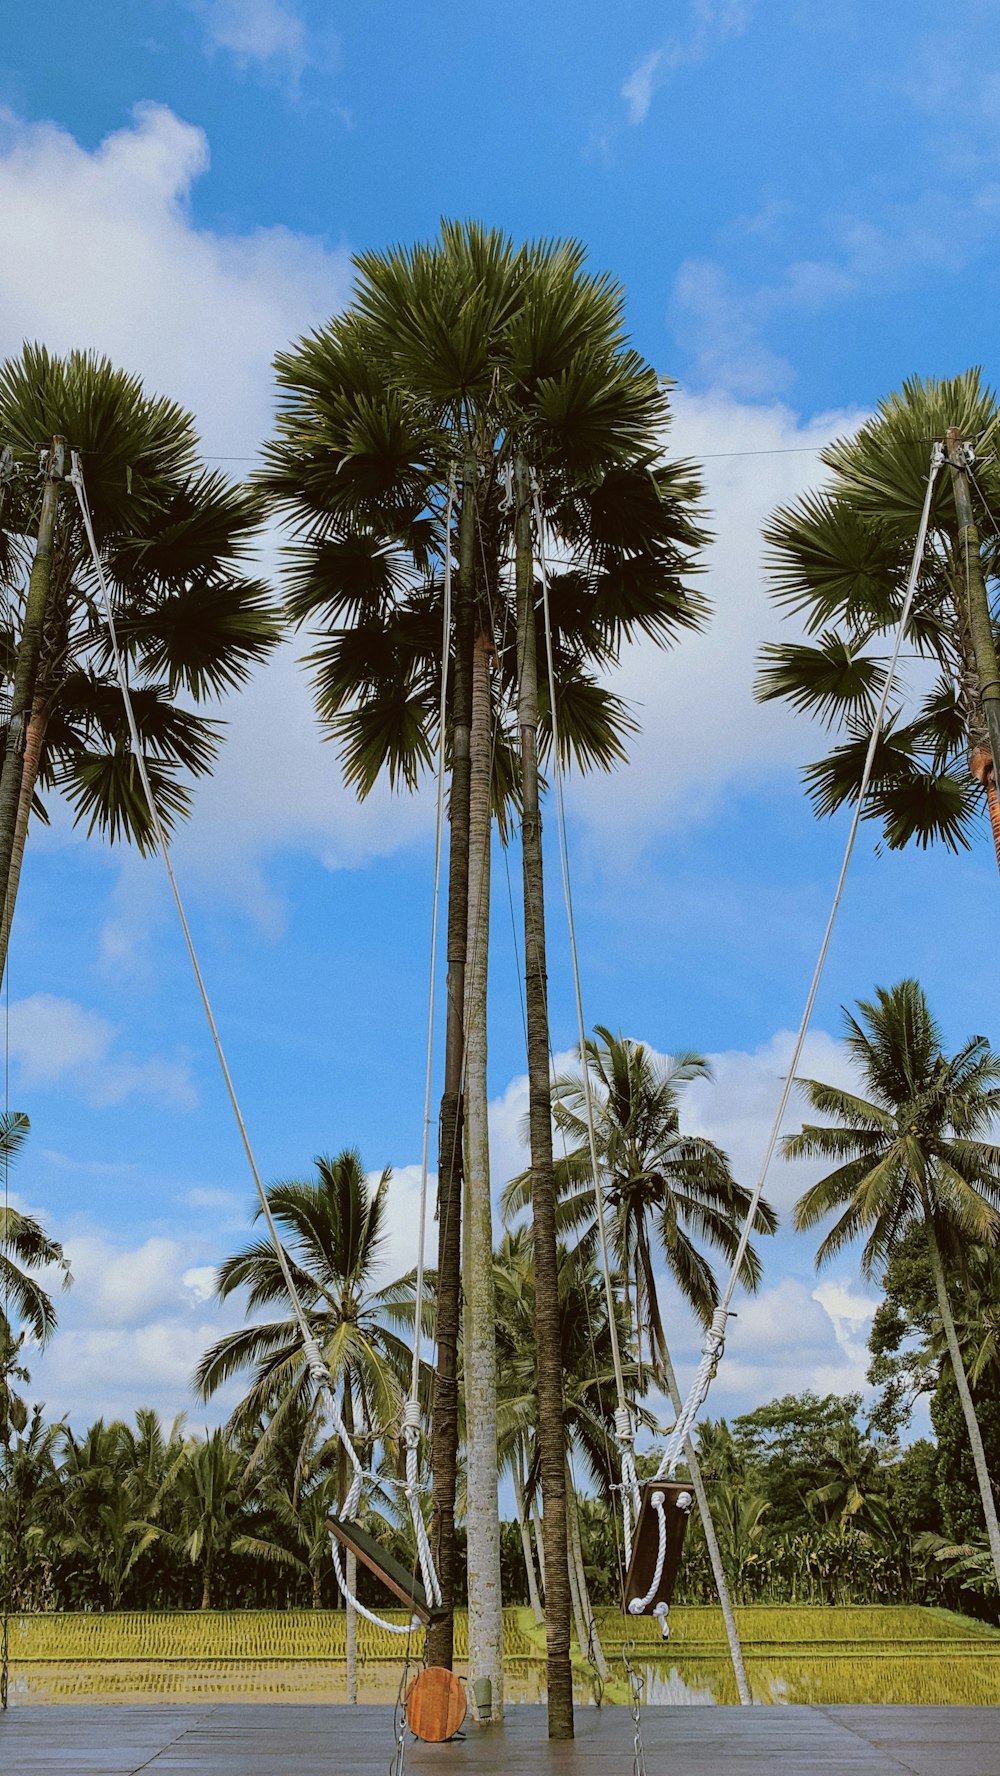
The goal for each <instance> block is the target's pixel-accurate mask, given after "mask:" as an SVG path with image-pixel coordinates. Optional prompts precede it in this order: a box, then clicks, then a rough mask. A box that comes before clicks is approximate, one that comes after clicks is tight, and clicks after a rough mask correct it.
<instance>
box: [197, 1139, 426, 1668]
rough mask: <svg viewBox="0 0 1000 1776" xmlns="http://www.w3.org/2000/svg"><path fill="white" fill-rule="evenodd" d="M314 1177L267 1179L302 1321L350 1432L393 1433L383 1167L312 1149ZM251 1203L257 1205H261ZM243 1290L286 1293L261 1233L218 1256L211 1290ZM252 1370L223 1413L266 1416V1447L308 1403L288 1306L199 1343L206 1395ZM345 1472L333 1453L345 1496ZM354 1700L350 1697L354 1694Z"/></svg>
mask: <svg viewBox="0 0 1000 1776" xmlns="http://www.w3.org/2000/svg"><path fill="white" fill-rule="evenodd" d="M314 1163H315V1167H316V1175H315V1177H313V1178H304V1179H293V1180H289V1181H287V1182H284V1183H280V1184H271V1185H269V1186H268V1190H267V1200H268V1204H269V1206H270V1209H271V1214H272V1216H273V1217H274V1220H275V1223H276V1225H277V1227H278V1228H279V1230H280V1231H282V1232H283V1233H285V1234H287V1236H288V1242H287V1244H286V1246H285V1250H286V1255H287V1257H288V1260H289V1263H290V1266H291V1272H292V1276H293V1279H294V1282H295V1287H296V1289H297V1291H298V1294H299V1299H300V1301H301V1303H302V1306H303V1308H304V1310H305V1313H306V1317H307V1319H308V1321H309V1325H310V1330H311V1331H312V1334H313V1337H314V1338H315V1340H316V1343H317V1345H318V1346H319V1349H320V1351H321V1352H322V1354H323V1358H324V1361H325V1362H326V1364H327V1367H328V1370H329V1373H330V1381H331V1386H332V1387H334V1388H335V1389H337V1390H338V1392H339V1402H340V1410H341V1414H342V1416H343V1420H344V1424H345V1426H346V1428H347V1430H348V1432H349V1433H352V1434H353V1433H354V1432H355V1431H356V1432H357V1433H358V1435H359V1436H362V1435H364V1436H366V1437H367V1439H368V1441H369V1442H370V1443H372V1444H374V1443H376V1442H381V1443H383V1444H385V1443H386V1442H387V1441H388V1442H392V1441H393V1440H394V1438H395V1435H396V1432H397V1428H398V1426H399V1424H400V1421H401V1418H402V1410H403V1397H404V1392H405V1388H406V1384H407V1381H408V1378H409V1371H410V1352H409V1350H408V1349H407V1346H406V1344H405V1342H404V1341H403V1340H402V1339H401V1338H400V1336H399V1334H398V1333H397V1332H395V1331H394V1330H393V1329H392V1326H391V1324H390V1306H391V1304H392V1302H393V1298H394V1291H393V1288H392V1287H391V1286H390V1287H389V1288H388V1289H382V1288H379V1287H378V1286H377V1285H376V1282H375V1273H376V1271H377V1269H378V1265H379V1262H380V1259H381V1255H382V1249H383V1246H384V1243H385V1237H386V1231H387V1217H388V1215H389V1212H390V1183H391V1178H392V1173H391V1172H390V1171H389V1170H388V1169H386V1170H385V1171H384V1172H383V1173H382V1175H381V1177H380V1179H379V1182H378V1184H377V1185H376V1187H375V1189H374V1190H370V1189H369V1187H368V1182H367V1178H366V1174H365V1170H364V1167H363V1165H362V1163H361V1155H360V1154H359V1152H358V1151H357V1149H356V1148H345V1149H344V1151H343V1152H341V1153H339V1154H337V1155H336V1156H335V1157H334V1158H330V1157H328V1156H326V1155H323V1154H321V1155H319V1156H318V1157H317V1159H316V1160H315V1162H314ZM261 1212H262V1211H261V1210H260V1209H259V1208H258V1209H257V1211H256V1215H257V1216H259V1215H260V1214H261ZM242 1288H245V1289H246V1290H247V1291H248V1294H247V1308H248V1310H250V1311H252V1310H253V1309H255V1308H259V1307H263V1306H266V1305H268V1304H270V1303H277V1304H279V1305H281V1306H282V1307H287V1306H288V1305H289V1303H288V1294H287V1290H286V1287H285V1281H284V1277H283V1274H282V1270H281V1266H280V1264H279V1262H278V1258H277V1254H276V1253H275V1250H274V1247H273V1246H272V1244H271V1241H270V1240H269V1239H261V1240H256V1241H255V1242H254V1243H253V1244H252V1245H250V1246H246V1247H244V1249H243V1250H242V1251H241V1252H237V1253H235V1254H234V1255H233V1257H231V1258H227V1259H226V1260H225V1262H224V1263H223V1264H222V1265H221V1266H220V1268H219V1272H218V1277H217V1280H216V1293H217V1295H218V1296H219V1298H220V1300H226V1299H227V1297H228V1296H230V1295H231V1294H233V1292H234V1291H235V1290H237V1289H242ZM247 1368H252V1370H253V1379H252V1382H251V1386H250V1388H249V1390H248V1392H247V1393H246V1395H245V1396H244V1398H243V1399H242V1400H241V1401H240V1403H239V1405H238V1406H237V1407H236V1410H235V1411H234V1413H233V1414H232V1416H231V1418H230V1427H231V1429H232V1431H233V1432H234V1434H236V1435H239V1434H241V1433H243V1432H245V1431H246V1430H248V1429H250V1428H252V1427H253V1426H255V1425H257V1424H259V1423H263V1424H265V1425H266V1427H267V1428H266V1430H265V1431H264V1432H263V1434H262V1436H261V1437H260V1438H259V1440H258V1444H257V1448H258V1450H259V1451H260V1452H261V1453H263V1452H264V1450H265V1449H266V1447H267V1445H268V1444H269V1443H270V1442H271V1441H272V1440H273V1439H274V1438H275V1437H276V1436H277V1435H279V1434H280V1432H281V1430H282V1429H283V1426H284V1424H285V1423H286V1421H288V1420H289V1419H293V1418H296V1417H298V1416H300V1415H302V1414H303V1413H305V1414H306V1415H307V1416H309V1415H310V1413H312V1412H314V1411H315V1409H316V1406H315V1384H314V1382H313V1380H312V1378H311V1376H310V1374H309V1368H308V1363H307V1361H306V1355H305V1351H304V1349H303V1345H302V1336H301V1333H300V1331H299V1326H298V1322H297V1320H296V1319H295V1317H294V1315H288V1316H286V1317H284V1318H281V1319H278V1320H271V1321H264V1322H259V1323H257V1324H255V1325H250V1326H244V1327H241V1328H240V1329H239V1330H238V1331H236V1332H230V1333H228V1334H227V1335H226V1337H224V1338H221V1339H219V1341H218V1342H217V1343H216V1344H214V1345H213V1346H212V1347H211V1349H210V1350H208V1351H206V1352H205V1355H204V1356H203V1357H202V1359H201V1362H200V1363H199V1365H198V1369H197V1371H196V1375H195V1385H196V1386H197V1387H198V1389H199V1390H200V1392H201V1393H202V1395H203V1397H204V1398H205V1399H209V1398H211V1396H212V1394H213V1393H214V1392H215V1390H216V1388H218V1387H219V1386H221V1384H222V1383H223V1382H224V1381H226V1380H228V1379H229V1378H230V1376H233V1375H236V1374H238V1373H239V1372H240V1371H241V1370H243V1369H247ZM349 1482H350V1475H349V1473H348V1466H347V1458H346V1455H345V1452H344V1451H343V1450H342V1449H341V1451H340V1454H339V1491H340V1500H341V1502H343V1500H344V1498H345V1497H346V1495H347V1491H348V1486H349ZM355 1558H356V1557H355V1556H354V1555H353V1554H348V1557H347V1561H348V1564H347V1573H346V1577H347V1582H348V1587H349V1589H350V1590H351V1592H352V1593H354V1592H356V1567H355ZM355 1629H356V1623H355V1618H354V1611H353V1610H352V1609H350V1607H349V1608H348V1653H349V1655H350V1656H353V1647H354V1633H355ZM354 1699H355V1698H354V1697H353V1696H352V1697H351V1700H354Z"/></svg>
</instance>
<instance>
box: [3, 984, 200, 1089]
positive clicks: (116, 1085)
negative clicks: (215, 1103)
mask: <svg viewBox="0 0 1000 1776" xmlns="http://www.w3.org/2000/svg"><path fill="white" fill-rule="evenodd" d="M117 1036H118V1032H117V1030H116V1029H115V1027H114V1025H113V1024H111V1023H109V1022H108V1020H107V1018H104V1017H101V1016H100V1015H99V1013H97V1012H95V1011H88V1010H87V1009H86V1007H85V1006H83V1005H78V1004H77V1002H76V1000H74V999H60V998H57V997H56V995H55V994H54V993H33V994H32V995H31V996H30V998H27V999H19V1000H17V1001H16V1002H15V1004H13V1005H12V1006H11V1008H10V1053H11V1058H12V1060H13V1061H14V1062H15V1065H16V1067H17V1079H18V1085H19V1086H20V1088H21V1089H23V1090H28V1091H30V1090H33V1089H44V1088H45V1087H47V1086H53V1085H59V1086H66V1087H68V1088H69V1089H70V1090H72V1091H75V1092H76V1093H77V1094H78V1096H80V1097H82V1098H83V1099H84V1100H85V1102H87V1103H89V1104H94V1105H96V1106H98V1107H100V1106H105V1105H111V1104H121V1103H123V1102H124V1100H125V1099H126V1098H131V1097H145V1098H158V1099H159V1100H160V1101H161V1102H163V1103H166V1104H170V1105H173V1106H174V1107H175V1108H177V1109H181V1110H190V1109H192V1108H193V1107H194V1105H195V1104H196V1103H197V1101H198V1099H197V1093H196V1091H195V1087H194V1082H193V1080H192V1078H191V1070H190V1066H189V1064H188V1062H187V1060H186V1059H184V1058H181V1059H178V1060H163V1059H160V1058H159V1057H153V1058H151V1059H149V1060H135V1059H134V1058H133V1057H132V1056H130V1055H127V1054H122V1053H120V1052H119V1050H118V1047H117Z"/></svg>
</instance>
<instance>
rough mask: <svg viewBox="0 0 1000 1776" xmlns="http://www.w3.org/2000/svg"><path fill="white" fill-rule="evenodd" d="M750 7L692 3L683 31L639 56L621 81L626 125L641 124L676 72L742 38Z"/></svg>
mask: <svg viewBox="0 0 1000 1776" xmlns="http://www.w3.org/2000/svg"><path fill="white" fill-rule="evenodd" d="M753 5H754V0H692V4H691V10H690V14H689V21H688V29H687V31H686V32H685V33H684V34H683V35H682V36H678V37H671V38H668V40H667V42H666V43H664V44H662V45H661V46H660V48H659V49H654V50H652V51H651V52H650V54H649V55H646V56H643V58H642V60H641V61H640V62H638V63H637V64H636V66H635V67H634V68H633V69H632V72H631V74H630V75H629V76H628V79H627V80H626V81H624V83H623V85H622V88H621V96H622V98H623V99H624V100H625V104H626V106H627V109H628V120H629V122H630V123H636V124H638V123H644V122H645V120H646V118H647V117H648V115H649V108H650V105H651V104H652V102H653V95H654V93H655V92H656V90H657V88H658V87H661V86H663V84H664V83H665V81H667V80H668V79H669V78H670V75H671V74H673V73H674V72H675V70H676V69H677V68H684V67H691V66H692V65H693V64H694V63H696V62H703V61H705V60H706V59H707V58H708V56H710V55H712V54H713V53H714V52H715V51H716V50H717V49H720V48H721V47H722V45H723V44H724V43H729V42H731V41H732V39H733V38H734V37H742V36H743V33H744V32H745V31H746V29H747V26H748V25H749V23H750V17H751V14H752V12H753Z"/></svg>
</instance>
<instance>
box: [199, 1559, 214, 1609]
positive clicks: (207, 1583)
mask: <svg viewBox="0 0 1000 1776" xmlns="http://www.w3.org/2000/svg"><path fill="white" fill-rule="evenodd" d="M201 1607H202V1609H203V1610H207V1609H211V1607H212V1562H211V1560H210V1559H207V1558H206V1561H205V1569H204V1572H203V1573H202V1576H201Z"/></svg>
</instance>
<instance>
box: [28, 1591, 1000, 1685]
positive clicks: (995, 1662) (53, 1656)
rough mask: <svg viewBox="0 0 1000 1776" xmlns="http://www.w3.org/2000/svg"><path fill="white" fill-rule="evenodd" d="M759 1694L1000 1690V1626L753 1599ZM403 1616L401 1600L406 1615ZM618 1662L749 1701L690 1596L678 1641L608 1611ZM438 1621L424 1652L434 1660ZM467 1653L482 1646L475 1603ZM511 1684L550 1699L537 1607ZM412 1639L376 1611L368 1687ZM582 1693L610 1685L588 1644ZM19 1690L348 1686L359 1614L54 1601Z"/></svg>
mask: <svg viewBox="0 0 1000 1776" xmlns="http://www.w3.org/2000/svg"><path fill="white" fill-rule="evenodd" d="M737 1615H738V1618H739V1625H740V1633H741V1636H742V1639H743V1648H744V1655H745V1658H746V1663H747V1670H748V1674H749V1677H750V1682H751V1685H752V1688H753V1692H754V1697H755V1699H756V1700H757V1701H759V1702H769V1703H787V1702H814V1703H835V1702H861V1703H872V1702H903V1703H916V1702H926V1703H980V1704H997V1703H1000V1631H998V1630H997V1629H995V1628H991V1627H989V1626H987V1625H986V1624H985V1623H982V1622H976V1621H972V1620H970V1619H968V1618H966V1617H964V1616H958V1615H954V1614H952V1613H950V1612H949V1611H947V1610H935V1609H916V1608H904V1607H897V1608H888V1607H882V1606H872V1607H871V1608H822V1607H812V1608H799V1607H796V1606H794V1605H788V1606H781V1605H777V1606H763V1605H761V1606H753V1607H749V1608H745V1609H740V1610H738V1611H737ZM394 1619H395V1620H398V1621H403V1620H404V1619H405V1618H404V1617H403V1616H402V1615H398V1616H396V1617H395V1618H394ZM598 1626H599V1629H600V1633H601V1637H602V1640H603V1643H604V1648H605V1653H606V1656H607V1660H608V1665H609V1668H610V1676H609V1681H608V1684H607V1686H606V1688H605V1692H604V1696H605V1700H606V1701H607V1702H611V1703H623V1702H625V1701H626V1700H627V1686H626V1679H625V1667H624V1663H623V1657H622V1655H623V1651H624V1650H626V1649H627V1650H628V1652H629V1656H630V1658H631V1662H632V1665H633V1667H634V1669H635V1670H636V1671H637V1672H638V1673H639V1674H640V1675H641V1677H642V1680H643V1696H644V1700H645V1701H647V1702H651V1703H664V1702H677V1703H684V1702H689V1703H695V1702H698V1703H710V1702H719V1703H733V1702H735V1701H736V1689H735V1684H734V1681H733V1675H732V1671H731V1669H730V1666H729V1661H728V1657H727V1652H726V1643H725V1638H724V1634H723V1628H722V1618H721V1615H720V1613H719V1611H718V1610H716V1609H709V1608H695V1607H687V1606H683V1605H680V1606H678V1607H677V1608H675V1609H674V1610H673V1611H672V1612H671V1638H670V1640H669V1642H667V1643H665V1642H664V1641H663V1640H662V1639H661V1638H660V1635H659V1630H658V1628H657V1626H656V1624H655V1623H654V1622H651V1621H649V1620H646V1619H641V1620H639V1621H628V1620H626V1619H625V1618H624V1617H622V1616H621V1615H619V1614H618V1613H617V1612H616V1611H612V1610H601V1611H599V1612H598ZM422 1638H423V1637H422V1635H420V1634H414V1635H413V1637H412V1644H411V1648H410V1652H411V1657H412V1658H413V1659H414V1660H417V1661H419V1658H420V1654H421V1648H422ZM455 1639H456V1656H457V1660H458V1662H459V1665H461V1661H462V1660H463V1659H464V1657H465V1655H466V1651H467V1639H466V1623H465V1618H464V1615H460V1616H458V1617H457V1619H456V1637H455ZM504 1644H505V1652H506V1660H505V1664H506V1673H507V1677H506V1688H507V1697H508V1700H509V1701H512V1702H540V1701H541V1700H543V1698H544V1693H545V1662H544V1653H545V1643H544V1634H543V1632H542V1631H541V1630H540V1629H538V1628H536V1626H535V1624H534V1621H533V1619H532V1617H531V1614H530V1612H529V1611H527V1610H524V1609H510V1610H507V1611H505V1615H504ZM405 1648H406V1638H405V1637H404V1636H397V1635H393V1634H389V1633H387V1632H386V1631H385V1630H383V1629H377V1628H374V1627H372V1626H371V1625H370V1624H369V1623H367V1622H364V1621H360V1622H359V1624H358V1654H359V1690H360V1698H361V1700H362V1701H366V1702H390V1701H393V1700H395V1697H396V1695H397V1692H398V1689H399V1684H400V1679H401V1676H402V1671H403V1659H404V1653H405ZM574 1664H575V1669H576V1676H577V1698H578V1700H579V1701H580V1702H581V1703H587V1702H592V1701H593V1700H595V1686H594V1681H593V1677H592V1674H591V1672H590V1669H589V1667H588V1665H587V1662H586V1660H585V1659H583V1658H582V1657H581V1656H580V1655H579V1653H578V1652H577V1651H576V1650H575V1651H574ZM10 1697H11V1701H12V1703H14V1704H17V1703H18V1702H52V1703H72V1702H99V1701H106V1702H142V1701H169V1700H176V1701H192V1700H204V1701H219V1702H224V1701H234V1702H236V1701H241V1702H246V1701H250V1700H257V1701H262V1702H263V1701H267V1702H280V1701H288V1702H302V1701H329V1702H343V1701H346V1697H347V1687H346V1669H345V1619H344V1616H343V1614H342V1613H341V1612H340V1611H334V1610H288V1611H264V1610H261V1611H205V1612H201V1611H192V1612H186V1611H178V1612H174V1613H170V1614H141V1613H125V1614H121V1615H84V1614H80V1615H51V1616H31V1617H18V1618H15V1619H14V1620H13V1621H12V1622H11V1625H10Z"/></svg>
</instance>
